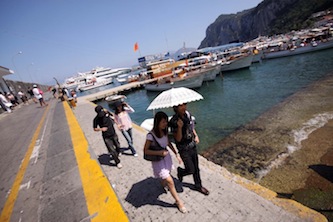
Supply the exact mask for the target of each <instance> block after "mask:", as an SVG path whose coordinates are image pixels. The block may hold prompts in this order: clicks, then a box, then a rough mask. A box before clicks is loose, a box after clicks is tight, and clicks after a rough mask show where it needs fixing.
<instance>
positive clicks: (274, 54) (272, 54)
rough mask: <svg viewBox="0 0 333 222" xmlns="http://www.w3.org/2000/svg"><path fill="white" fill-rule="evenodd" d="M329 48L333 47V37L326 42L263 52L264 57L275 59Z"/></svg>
mask: <svg viewBox="0 0 333 222" xmlns="http://www.w3.org/2000/svg"><path fill="white" fill-rule="evenodd" d="M329 48H333V39H331V40H328V41H325V42H314V43H310V44H307V45H304V46H298V47H293V48H291V49H285V50H277V51H265V52H264V53H263V59H275V58H281V57H287V56H293V55H299V54H303V53H309V52H315V51H319V50H324V49H329Z"/></svg>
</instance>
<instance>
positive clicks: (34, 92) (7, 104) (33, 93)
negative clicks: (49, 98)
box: [0, 85, 48, 113]
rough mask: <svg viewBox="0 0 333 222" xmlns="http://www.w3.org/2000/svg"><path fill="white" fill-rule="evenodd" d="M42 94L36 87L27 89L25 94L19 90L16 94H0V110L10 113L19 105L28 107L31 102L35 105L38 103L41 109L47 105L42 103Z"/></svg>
mask: <svg viewBox="0 0 333 222" xmlns="http://www.w3.org/2000/svg"><path fill="white" fill-rule="evenodd" d="M43 94H44V92H43V91H42V90H41V89H40V88H39V87H38V86H37V85H32V87H28V90H27V91H26V92H24V91H22V90H20V91H18V92H17V93H16V94H15V93H13V92H0V110H1V109H2V110H3V111H4V112H6V113H12V112H13V111H14V110H15V108H16V107H19V106H20V105H21V104H23V105H29V104H30V103H31V102H32V103H36V104H37V103H38V101H39V104H40V105H41V106H42V107H43V106H47V105H48V104H47V103H46V102H45V101H44V96H43Z"/></svg>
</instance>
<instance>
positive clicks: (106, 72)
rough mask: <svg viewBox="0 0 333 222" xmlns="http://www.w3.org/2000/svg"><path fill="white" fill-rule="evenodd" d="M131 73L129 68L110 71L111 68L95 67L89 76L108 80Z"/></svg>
mask: <svg viewBox="0 0 333 222" xmlns="http://www.w3.org/2000/svg"><path fill="white" fill-rule="evenodd" d="M131 71H132V69H131V68H116V69H112V68H103V67H97V68H95V69H93V70H91V72H90V74H91V75H93V76H95V77H96V78H103V79H108V78H113V77H117V76H118V75H120V74H124V73H129V72H131Z"/></svg>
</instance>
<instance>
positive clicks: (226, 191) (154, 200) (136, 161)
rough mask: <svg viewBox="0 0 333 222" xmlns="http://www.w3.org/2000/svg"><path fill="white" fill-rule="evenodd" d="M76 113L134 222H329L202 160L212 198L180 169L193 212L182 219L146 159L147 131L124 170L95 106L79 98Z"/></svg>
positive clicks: (181, 188) (183, 194) (182, 190)
mask: <svg viewBox="0 0 333 222" xmlns="http://www.w3.org/2000/svg"><path fill="white" fill-rule="evenodd" d="M74 114H75V116H76V118H77V120H78V122H79V124H80V126H81V128H82V130H83V132H84V135H85V137H86V139H87V140H88V142H89V146H90V148H91V150H92V151H93V152H94V154H95V155H96V158H98V160H99V162H100V164H101V167H102V169H103V171H104V173H105V175H106V176H107V177H108V179H109V181H110V183H111V184H112V187H113V189H114V191H115V192H116V194H117V196H118V199H119V201H120V203H121V204H122V206H123V209H124V210H125V212H126V214H127V216H128V218H129V220H131V221H233V222H235V221H250V222H251V221H253V222H255V221H256V222H258V221H281V222H284V221H327V220H326V218H325V217H324V216H322V215H321V214H319V213H317V212H316V211H313V210H311V209H309V208H307V207H305V206H303V205H301V204H299V203H297V202H294V201H292V200H287V199H281V198H277V194H276V193H275V192H272V191H270V190H268V189H266V188H264V187H261V186H260V185H258V184H256V183H254V182H252V181H248V180H246V179H244V178H241V177H239V176H237V175H234V174H231V173H230V172H228V171H227V170H226V169H225V168H223V167H221V166H219V165H216V164H214V163H212V162H209V161H207V160H206V159H205V158H203V157H201V156H200V169H201V177H202V181H203V185H204V186H205V187H206V188H208V189H209V190H210V195H209V196H204V195H203V194H201V193H199V192H197V191H195V190H193V178H192V177H191V176H188V177H185V178H184V181H183V183H180V182H179V181H178V179H177V177H176V170H174V171H173V172H172V175H173V177H174V180H175V184H176V189H177V191H178V193H179V196H180V198H181V199H182V200H183V201H184V203H185V206H186V208H187V210H188V211H189V212H188V213H186V214H182V213H180V212H179V211H178V210H177V208H176V206H175V205H174V204H173V203H174V200H173V198H172V196H171V194H170V193H165V192H164V189H163V188H162V187H161V186H160V184H159V182H158V181H157V180H156V179H154V178H153V177H152V175H153V173H152V168H151V163H150V162H147V161H145V160H144V159H143V145H144V142H145V136H146V133H147V132H146V131H145V130H143V129H142V128H140V127H139V126H135V127H134V133H133V136H134V145H135V147H136V150H137V152H138V154H139V156H138V157H134V156H132V155H130V152H129V151H128V154H127V153H126V151H125V154H123V155H122V156H121V162H122V165H123V168H122V169H118V168H116V167H115V166H113V165H111V164H110V163H109V158H108V156H107V155H106V154H107V150H106V147H105V145H104V143H103V141H102V138H101V135H100V134H99V133H97V132H94V131H93V129H92V119H93V118H94V116H95V111H94V104H93V103H91V102H89V101H87V100H86V98H84V99H80V98H79V100H78V106H77V108H76V109H75V110H74ZM118 135H119V139H120V143H121V146H122V147H126V146H127V144H126V141H125V139H124V137H123V136H122V134H121V133H120V132H119V131H118ZM173 162H174V165H175V168H176V167H177V166H178V162H177V161H176V160H175V158H174V157H173Z"/></svg>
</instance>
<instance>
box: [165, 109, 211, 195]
mask: <svg viewBox="0 0 333 222" xmlns="http://www.w3.org/2000/svg"><path fill="white" fill-rule="evenodd" d="M173 109H174V111H175V115H173V117H172V118H171V120H170V127H171V131H172V133H173V137H174V139H175V142H176V146H177V148H178V150H179V154H180V156H181V158H182V160H183V162H184V166H185V169H183V168H181V167H178V168H177V177H178V179H179V181H180V182H182V181H183V177H184V176H187V175H190V174H193V179H194V185H195V189H196V190H198V191H199V192H201V193H203V194H205V195H208V194H209V191H208V190H207V189H206V188H205V187H203V186H202V184H201V178H200V169H199V158H198V151H197V144H198V143H199V142H200V140H199V136H198V134H197V132H196V131H195V129H194V121H193V120H192V116H191V114H190V113H189V112H188V111H187V110H186V103H184V104H180V105H178V106H174V107H173Z"/></svg>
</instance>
